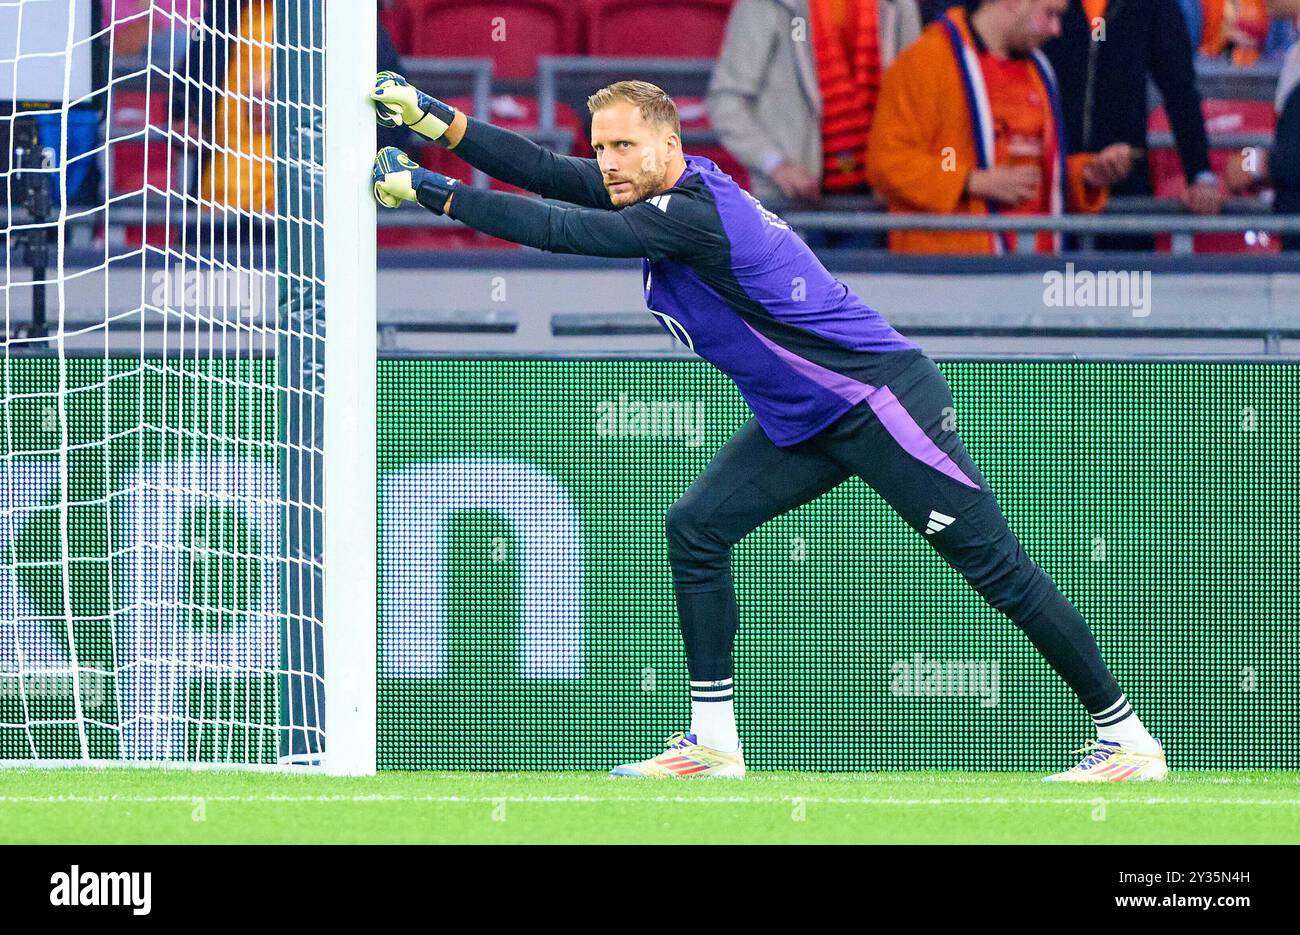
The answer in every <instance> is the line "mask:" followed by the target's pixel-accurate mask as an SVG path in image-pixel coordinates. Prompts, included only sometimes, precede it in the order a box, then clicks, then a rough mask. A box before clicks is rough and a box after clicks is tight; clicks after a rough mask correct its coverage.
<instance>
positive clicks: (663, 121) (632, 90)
mask: <svg viewBox="0 0 1300 935" xmlns="http://www.w3.org/2000/svg"><path fill="white" fill-rule="evenodd" d="M619 101H627V102H628V103H629V104H635V105H636V106H637V110H639V111H640V112H641V118H642V119H643V120H645V121H646V122H647V123H651V124H654V125H655V126H660V127H665V126H666V127H668V128H670V129H671V130H672V131H673V132H674V133H676V134H677V135H678V136H681V135H682V121H681V118H680V117H679V116H678V115H677V105H676V104H674V103H673V99H672V98H671V97H669V96H668V93H667V92H666V91H665V90H664V89H663V88H661V87H659V86H658V85H655V84H651V83H650V82H649V81H615V82H614V83H613V84H609V85H606V86H605V87H603V88H601V89H600V90H599V91H597V92H596V93H595V94H593V95H592V96H591V97H589V98H587V111H588V113H592V114H594V113H595V112H596V111H598V110H604V109H605V108H606V107H609V106H611V105H612V104H616V103H618V102H619Z"/></svg>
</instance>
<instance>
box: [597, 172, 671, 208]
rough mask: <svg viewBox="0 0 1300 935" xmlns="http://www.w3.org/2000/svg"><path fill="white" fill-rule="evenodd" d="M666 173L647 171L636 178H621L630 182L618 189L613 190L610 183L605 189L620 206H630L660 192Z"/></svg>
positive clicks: (622, 180) (610, 197)
mask: <svg viewBox="0 0 1300 935" xmlns="http://www.w3.org/2000/svg"><path fill="white" fill-rule="evenodd" d="M666 175H667V173H666V172H652V171H645V172H641V173H639V174H637V175H636V176H635V177H634V178H630V179H619V181H620V182H626V183H628V184H627V185H623V186H620V187H619V188H618V190H617V191H613V190H611V189H610V187H609V184H608V183H607V184H606V185H605V190H606V191H607V192H609V200H610V201H613V202H614V203H615V204H616V205H618V206H619V207H629V206H631V205H634V204H637V203H638V202H641V201H645V200H646V199H647V198H649V197H650V196H652V195H655V194H658V192H659V189H661V188H663V184H664V177H665V176H666ZM619 199H621V200H619Z"/></svg>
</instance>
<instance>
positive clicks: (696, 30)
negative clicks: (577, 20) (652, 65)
mask: <svg viewBox="0 0 1300 935" xmlns="http://www.w3.org/2000/svg"><path fill="white" fill-rule="evenodd" d="M731 5H732V0H661V2H658V3H645V2H644V0H586V2H585V6H586V10H587V54H588V55H632V56H643V57H645V56H650V57H654V58H716V57H717V54H718V51H719V50H720V49H721V48H722V34H723V32H724V31H725V29H726V26H727V17H728V16H729V15H730V14H731Z"/></svg>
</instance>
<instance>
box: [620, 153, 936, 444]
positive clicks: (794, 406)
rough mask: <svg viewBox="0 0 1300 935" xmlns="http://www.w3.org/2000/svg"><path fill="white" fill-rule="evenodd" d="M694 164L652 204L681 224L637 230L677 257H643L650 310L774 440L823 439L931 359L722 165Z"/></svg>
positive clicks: (696, 160)
mask: <svg viewBox="0 0 1300 935" xmlns="http://www.w3.org/2000/svg"><path fill="white" fill-rule="evenodd" d="M686 166H687V168H686V173H685V174H684V175H683V176H682V177H681V179H679V180H678V182H677V184H676V186H674V187H673V188H672V189H670V190H669V191H667V192H664V193H663V194H661V195H657V196H655V197H654V198H651V199H649V200H648V201H646V202H643V203H642V204H644V205H648V206H650V207H651V208H652V209H653V210H654V211H656V212H658V213H660V214H662V215H663V216H664V219H666V220H668V221H671V222H676V223H673V224H668V225H665V224H663V223H660V219H658V218H655V217H653V215H650V214H649V213H648V212H642V213H644V214H645V215H646V221H648V222H649V223H647V224H644V225H642V224H635V225H634V230H636V231H637V232H638V233H640V234H641V235H642V239H643V241H645V242H646V244H647V247H648V248H650V249H648V251H647V254H648V255H649V256H651V257H655V256H656V255H657V254H661V253H666V252H667V251H669V250H670V251H671V253H670V254H668V255H662V256H659V257H658V258H653V259H646V260H643V261H642V276H643V279H644V285H645V301H646V306H647V307H648V308H649V309H650V312H651V314H653V315H654V316H655V317H656V318H657V319H658V321H659V323H660V324H661V325H663V327H664V329H665V330H667V331H668V333H669V334H672V335H673V336H674V337H676V338H677V339H678V340H680V341H682V342H683V343H684V344H686V345H687V346H688V347H689V348H691V350H693V351H694V352H695V353H696V354H699V355H700V356H701V357H703V358H704V359H705V360H707V361H709V362H710V363H711V364H713V365H714V366H716V367H717V368H718V369H719V370H721V371H723V372H724V373H725V374H727V376H729V377H730V378H731V379H732V380H733V381H734V382H735V384H736V387H737V388H738V389H739V390H740V395H741V396H742V397H744V399H745V402H746V403H748V404H749V407H750V408H751V409H752V410H753V412H754V416H755V417H756V418H757V419H758V422H759V424H760V425H761V426H762V428H763V430H764V431H765V432H766V433H767V435H768V437H769V438H771V440H772V441H773V442H774V443H775V444H777V445H780V446H788V445H793V444H796V443H797V442H800V441H803V440H804V439H806V438H808V437H810V436H812V435H814V434H816V433H817V432H818V431H820V430H821V429H823V428H825V427H826V426H828V425H829V424H831V423H832V422H834V421H835V420H836V419H838V418H839V417H840V416H842V415H843V414H844V413H845V412H847V411H848V410H849V409H851V408H852V407H853V406H855V405H856V404H857V403H859V402H861V401H862V400H863V399H865V398H866V396H867V395H868V394H870V393H871V392H872V391H873V390H875V388H876V387H878V386H880V385H882V384H883V383H884V382H885V381H886V380H887V379H889V378H890V377H891V376H893V375H894V374H895V373H897V372H898V371H899V370H901V369H902V368H903V367H905V366H907V364H909V363H911V362H912V360H914V359H915V357H916V356H917V355H918V354H920V353H921V351H920V347H919V346H918V345H917V344H915V343H914V342H912V341H910V340H908V339H907V338H905V337H903V336H902V335H901V334H899V333H898V332H897V331H895V330H894V328H893V327H892V326H891V325H890V324H889V322H888V321H886V320H885V319H884V317H883V316H881V315H880V313H879V312H877V311H876V310H875V309H873V308H871V307H870V306H869V305H867V304H866V303H865V302H863V301H862V300H861V299H860V298H858V297H857V296H856V295H855V294H854V293H853V291H852V290H851V289H849V287H848V286H846V285H845V284H844V283H842V282H840V281H839V280H838V279H836V278H835V277H834V276H832V275H831V274H830V273H829V272H828V271H827V270H826V268H825V267H824V266H822V264H821V261H820V260H818V259H817V257H816V255H815V254H814V253H813V252H812V250H811V249H809V247H808V245H807V244H805V243H804V242H803V241H802V240H801V239H800V238H799V237H798V235H797V234H795V233H794V232H793V231H792V230H791V229H790V226H789V225H788V224H786V223H785V222H784V221H783V220H781V219H780V218H779V217H777V216H776V215H775V214H773V213H772V212H770V211H768V210H767V209H766V208H764V207H763V206H762V205H761V204H760V203H759V202H758V200H757V199H756V198H754V196H753V195H751V194H749V193H748V192H747V191H745V190H744V189H743V188H741V187H740V186H739V185H737V184H736V183H735V182H734V181H733V180H732V179H731V177H730V176H728V175H726V174H725V173H724V172H722V171H721V170H720V169H719V168H718V167H717V165H715V164H714V163H713V162H711V161H710V160H708V159H704V158H702V157H699V156H687V157H686ZM635 207H638V208H639V207H641V206H640V205H638V206H635ZM631 210H632V209H631V208H628V209H624V210H623V212H621V213H623V214H627V213H628V212H629V211H631ZM638 220H639V219H638ZM683 243H685V245H686V246H687V249H685V250H683V249H681V247H682V244H683ZM655 248H659V249H655Z"/></svg>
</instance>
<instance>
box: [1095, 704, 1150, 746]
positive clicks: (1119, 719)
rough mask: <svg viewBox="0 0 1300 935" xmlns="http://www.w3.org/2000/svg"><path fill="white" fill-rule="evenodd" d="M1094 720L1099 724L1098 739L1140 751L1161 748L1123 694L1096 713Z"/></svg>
mask: <svg viewBox="0 0 1300 935" xmlns="http://www.w3.org/2000/svg"><path fill="white" fill-rule="evenodd" d="M1092 722H1093V723H1094V724H1095V725H1096V726H1097V739H1098V740H1109V741H1111V742H1113V743H1118V744H1120V745H1121V746H1124V747H1128V748H1129V749H1130V750H1137V751H1138V752H1140V753H1154V752H1155V751H1156V750H1158V749H1160V744H1159V743H1157V742H1156V739H1155V738H1154V737H1152V736H1151V735H1150V734H1149V733H1147V729H1146V728H1145V727H1143V726H1142V722H1141V721H1140V720H1138V716H1137V714H1135V713H1134V711H1133V706H1132V705H1130V704H1129V703H1128V699H1127V698H1125V697H1124V696H1123V695H1120V696H1119V700H1118V701H1116V702H1115V703H1114V704H1112V705H1109V706H1108V707H1107V708H1106V709H1105V710H1103V711H1099V712H1097V713H1096V714H1094V715H1093V716H1092Z"/></svg>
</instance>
